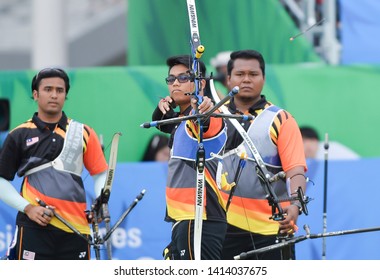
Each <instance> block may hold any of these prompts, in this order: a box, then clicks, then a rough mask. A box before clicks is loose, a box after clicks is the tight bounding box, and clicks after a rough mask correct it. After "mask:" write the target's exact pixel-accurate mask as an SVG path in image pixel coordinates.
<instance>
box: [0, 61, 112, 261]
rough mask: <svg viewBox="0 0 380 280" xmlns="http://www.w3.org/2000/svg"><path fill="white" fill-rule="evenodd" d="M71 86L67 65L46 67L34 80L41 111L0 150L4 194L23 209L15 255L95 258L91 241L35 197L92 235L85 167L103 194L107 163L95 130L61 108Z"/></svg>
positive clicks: (0, 184) (1, 194)
mask: <svg viewBox="0 0 380 280" xmlns="http://www.w3.org/2000/svg"><path fill="white" fill-rule="evenodd" d="M69 87H70V85H69V79H68V76H67V74H66V73H65V72H64V71H63V70H61V69H57V68H52V69H50V68H49V69H44V70H41V71H40V72H39V73H38V74H37V75H36V76H35V77H34V78H33V81H32V91H33V98H34V100H35V101H36V102H37V103H38V112H36V113H35V114H34V116H33V118H32V119H30V120H28V121H26V122H25V123H23V124H21V125H19V126H18V127H16V128H15V129H13V130H12V131H11V132H10V133H9V135H8V137H7V139H6V141H5V143H4V148H3V150H2V152H1V154H0V197H1V199H2V200H4V201H5V202H6V203H7V204H9V205H10V206H11V207H13V208H15V209H17V210H18V211H19V212H18V215H17V219H16V225H17V227H16V231H17V233H16V239H15V241H16V245H15V250H12V251H14V252H15V255H14V256H13V257H14V258H15V259H20V260H21V259H35V260H52V259H77V260H86V259H87V260H88V259H90V246H89V244H88V243H87V242H86V240H84V239H82V238H81V237H80V236H78V235H77V234H76V233H73V232H72V230H71V229H69V228H68V227H67V226H66V225H64V224H63V223H62V222H61V221H59V220H58V219H57V218H56V217H55V216H54V215H53V213H52V211H51V210H50V209H48V208H45V207H41V206H39V205H38V203H37V200H36V199H40V200H42V201H44V202H45V203H46V204H47V205H48V206H51V207H54V211H55V212H56V213H57V214H59V215H60V216H61V217H62V218H64V219H65V220H66V221H67V222H68V223H70V224H71V225H72V226H74V227H75V228H76V229H77V230H78V231H79V232H80V233H81V234H83V235H85V236H89V235H90V233H91V231H90V227H89V224H88V221H87V217H86V213H85V210H86V207H87V204H86V194H85V189H84V185H83V181H82V178H81V173H82V169H83V166H85V167H86V169H87V170H88V171H89V172H90V174H91V175H92V176H93V178H94V180H95V193H96V194H100V191H101V188H102V187H103V186H104V181H105V175H106V170H107V163H106V161H105V158H104V155H103V151H102V149H101V145H100V142H99V140H98V137H97V135H96V133H95V131H94V130H93V129H92V128H90V127H89V126H87V125H84V124H81V123H79V122H77V121H75V120H72V119H70V118H68V117H67V116H66V114H65V113H64V112H63V111H62V108H63V104H64V102H65V100H66V95H67V92H68V90H69ZM16 173H17V175H18V176H19V177H24V179H23V182H22V186H21V190H20V193H18V192H17V191H16V190H15V189H14V188H13V186H12V185H11V184H10V183H9V181H12V180H13V179H14V176H15V174H16ZM9 258H11V256H9Z"/></svg>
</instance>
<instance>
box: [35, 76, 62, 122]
mask: <svg viewBox="0 0 380 280" xmlns="http://www.w3.org/2000/svg"><path fill="white" fill-rule="evenodd" d="M33 98H34V100H35V101H37V103H38V109H39V113H42V114H46V115H57V114H60V113H61V112H62V109H63V105H64V103H65V99H66V86H65V82H64V80H63V79H61V78H58V77H54V78H44V79H42V80H41V82H40V84H39V87H38V90H34V91H33Z"/></svg>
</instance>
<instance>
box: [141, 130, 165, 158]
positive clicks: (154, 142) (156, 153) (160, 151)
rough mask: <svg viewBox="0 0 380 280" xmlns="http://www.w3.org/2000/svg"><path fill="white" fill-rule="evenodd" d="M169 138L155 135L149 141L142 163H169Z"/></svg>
mask: <svg viewBox="0 0 380 280" xmlns="http://www.w3.org/2000/svg"><path fill="white" fill-rule="evenodd" d="M168 144H169V137H167V136H166V135H163V134H155V135H153V136H152V138H151V139H150V141H149V144H148V146H147V148H146V150H145V153H144V156H143V158H142V161H160V162H167V161H169V158H170V148H169V146H168Z"/></svg>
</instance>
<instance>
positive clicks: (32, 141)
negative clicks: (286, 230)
mask: <svg viewBox="0 0 380 280" xmlns="http://www.w3.org/2000/svg"><path fill="white" fill-rule="evenodd" d="M39 140H40V138H38V136H37V137H33V138H29V139H26V146H27V147H29V146H32V145H33V144H36V143H37V142H38V141H39Z"/></svg>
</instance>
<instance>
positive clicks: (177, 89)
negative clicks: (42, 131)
mask: <svg viewBox="0 0 380 280" xmlns="http://www.w3.org/2000/svg"><path fill="white" fill-rule="evenodd" d="M188 71H189V69H188V68H187V67H186V66H185V65H181V64H178V65H174V66H173V67H172V68H171V69H170V71H169V77H176V79H175V80H174V83H173V84H168V89H169V93H170V97H171V98H173V100H174V101H175V103H176V104H177V105H189V104H190V95H186V94H187V93H192V92H194V90H195V85H194V82H191V81H190V80H187V81H186V82H180V81H181V78H179V77H180V76H182V77H185V76H188V77H190V74H189V72H188Z"/></svg>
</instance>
